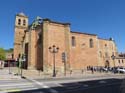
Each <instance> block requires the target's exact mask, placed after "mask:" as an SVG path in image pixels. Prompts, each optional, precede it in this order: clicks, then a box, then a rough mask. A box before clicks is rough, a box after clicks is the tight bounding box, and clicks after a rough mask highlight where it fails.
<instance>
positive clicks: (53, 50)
mask: <svg viewBox="0 0 125 93" xmlns="http://www.w3.org/2000/svg"><path fill="white" fill-rule="evenodd" d="M58 50H59V47H56V46H55V45H53V46H52V47H49V51H50V53H52V54H53V77H56V70H55V54H56V53H58Z"/></svg>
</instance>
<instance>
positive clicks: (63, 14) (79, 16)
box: [0, 0, 125, 52]
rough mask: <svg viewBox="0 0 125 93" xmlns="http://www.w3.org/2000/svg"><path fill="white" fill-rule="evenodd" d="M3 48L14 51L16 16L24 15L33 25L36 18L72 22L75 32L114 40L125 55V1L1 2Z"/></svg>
mask: <svg viewBox="0 0 125 93" xmlns="http://www.w3.org/2000/svg"><path fill="white" fill-rule="evenodd" d="M0 11H1V13H0V47H3V48H5V49H8V48H12V47H13V42H14V23H15V15H16V14H17V13H19V12H24V13H25V14H26V15H27V16H29V22H30V23H31V22H32V21H33V19H34V18H35V17H36V16H41V17H42V18H50V19H52V20H55V21H59V22H70V23H71V30H72V31H79V32H86V33H93V34H97V35H98V36H99V37H101V38H110V37H113V38H114V39H115V42H116V44H117V47H118V50H119V52H125V0H1V2H0Z"/></svg>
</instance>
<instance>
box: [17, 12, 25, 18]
mask: <svg viewBox="0 0 125 93" xmlns="http://www.w3.org/2000/svg"><path fill="white" fill-rule="evenodd" d="M17 16H22V17H27V16H26V15H25V14H24V13H23V12H20V13H18V14H17Z"/></svg>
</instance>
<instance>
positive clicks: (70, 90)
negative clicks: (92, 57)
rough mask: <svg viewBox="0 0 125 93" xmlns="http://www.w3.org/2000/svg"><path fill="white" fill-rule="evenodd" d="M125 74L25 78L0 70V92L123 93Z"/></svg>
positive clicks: (6, 70)
mask: <svg viewBox="0 0 125 93" xmlns="http://www.w3.org/2000/svg"><path fill="white" fill-rule="evenodd" d="M124 77H125V75H119V74H116V75H114V74H104V75H103V76H102V75H100V76H99V75H96V74H94V75H93V76H92V75H88V76H87V75H86V76H84V77H83V76H82V77H65V78H64V77H63V78H61V77H59V78H41V79H40V78H38V79H32V78H27V77H26V78H25V79H22V78H20V76H14V75H13V74H9V70H8V69H3V70H0V93H8V92H10V93H15V92H16V93H18V92H19V93H27V92H28V93H83V92H84V93H106V92H107V93H124V92H125V91H124V86H125V82H124V81H125V80H124Z"/></svg>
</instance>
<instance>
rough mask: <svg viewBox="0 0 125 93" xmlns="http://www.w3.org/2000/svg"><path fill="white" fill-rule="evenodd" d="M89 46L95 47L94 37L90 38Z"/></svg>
mask: <svg viewBox="0 0 125 93" xmlns="http://www.w3.org/2000/svg"><path fill="white" fill-rule="evenodd" d="M89 46H90V48H93V47H94V44H93V39H90V40H89Z"/></svg>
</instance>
